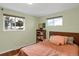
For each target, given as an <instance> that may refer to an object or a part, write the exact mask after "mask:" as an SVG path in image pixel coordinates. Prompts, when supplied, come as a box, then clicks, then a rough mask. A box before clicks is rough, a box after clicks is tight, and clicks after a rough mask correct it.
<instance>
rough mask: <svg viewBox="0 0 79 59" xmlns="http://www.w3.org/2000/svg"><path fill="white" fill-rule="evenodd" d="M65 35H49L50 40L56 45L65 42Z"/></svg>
mask: <svg viewBox="0 0 79 59" xmlns="http://www.w3.org/2000/svg"><path fill="white" fill-rule="evenodd" d="M66 39H67V38H66V36H60V35H55V36H51V37H50V42H52V43H54V44H56V45H64V44H65V43H66V41H67V40H66Z"/></svg>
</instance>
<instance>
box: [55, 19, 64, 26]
mask: <svg viewBox="0 0 79 59" xmlns="http://www.w3.org/2000/svg"><path fill="white" fill-rule="evenodd" d="M62 25H63V24H62V18H56V19H54V26H62Z"/></svg>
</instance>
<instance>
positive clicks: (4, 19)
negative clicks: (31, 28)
mask: <svg viewBox="0 0 79 59" xmlns="http://www.w3.org/2000/svg"><path fill="white" fill-rule="evenodd" d="M7 16H8V18H9V20H10V17H14V18H15V19H12V21H13V20H14V22H15V23H16V21H19V20H20V21H21V22H23V26H21V27H20V26H16V24H15V26H14V28H12V29H10V28H8V27H7V28H8V29H6V26H5V21H6V18H5V17H7ZM17 18H18V19H19V20H16V19H17ZM10 24H11V23H10ZM8 26H9V25H8ZM10 26H11V25H10ZM22 27H23V28H22ZM19 28H20V29H19ZM24 30H25V17H20V16H14V15H9V14H3V31H24Z"/></svg>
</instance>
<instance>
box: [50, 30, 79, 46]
mask: <svg viewBox="0 0 79 59" xmlns="http://www.w3.org/2000/svg"><path fill="white" fill-rule="evenodd" d="M51 35H62V36H69V37H71V36H72V37H74V39H75V40H74V43H75V44H77V45H79V33H72V32H55V31H50V32H49V36H51Z"/></svg>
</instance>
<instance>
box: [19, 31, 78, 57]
mask: <svg viewBox="0 0 79 59" xmlns="http://www.w3.org/2000/svg"><path fill="white" fill-rule="evenodd" d="M53 35H61V36H67V37H71V36H73V37H74V44H64V45H61V44H60V45H56V44H54V43H52V42H50V41H49V39H46V40H44V41H42V42H39V43H36V44H33V45H30V46H26V47H23V48H21V49H20V51H19V53H18V55H19V56H78V55H79V53H78V52H79V48H78V45H79V33H69V32H55V31H50V32H49V37H50V36H53Z"/></svg>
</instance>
